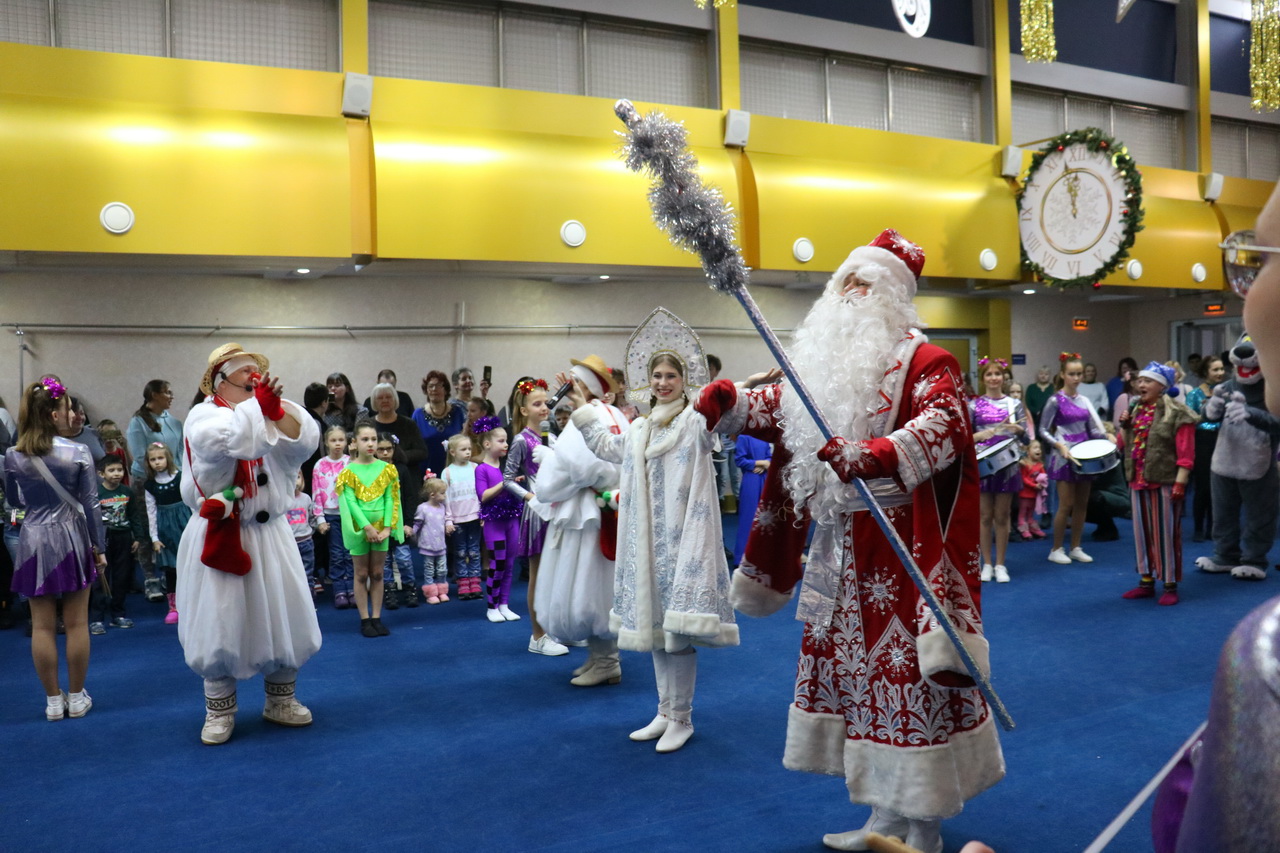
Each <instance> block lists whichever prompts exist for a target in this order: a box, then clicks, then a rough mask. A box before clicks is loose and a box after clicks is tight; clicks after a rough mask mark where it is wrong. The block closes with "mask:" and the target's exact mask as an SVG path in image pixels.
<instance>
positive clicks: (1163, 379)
mask: <svg viewBox="0 0 1280 853" xmlns="http://www.w3.org/2000/svg"><path fill="white" fill-rule="evenodd" d="M1138 375H1139V376H1145V377H1146V378H1148V379H1152V380H1155V381H1156V382H1159V383H1160V384H1161V385H1163V386H1164V387H1165V390H1166V391H1167V392H1168V393H1169V396H1170V397H1175V396H1177V394H1178V387H1177V385H1175V384H1174V372H1173V368H1172V367H1170V366H1169V365H1167V364H1161V363H1160V362H1158V361H1153V362H1151V363H1150V364H1148V365H1147V366H1146V367H1144V368H1142V369H1141V370H1139V371H1138Z"/></svg>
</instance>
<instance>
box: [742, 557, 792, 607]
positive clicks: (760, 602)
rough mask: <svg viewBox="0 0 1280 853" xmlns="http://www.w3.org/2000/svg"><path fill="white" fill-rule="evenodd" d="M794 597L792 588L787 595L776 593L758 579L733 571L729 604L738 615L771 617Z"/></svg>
mask: <svg viewBox="0 0 1280 853" xmlns="http://www.w3.org/2000/svg"><path fill="white" fill-rule="evenodd" d="M794 597H795V589H794V588H793V589H792V590H791V592H788V593H782V592H777V591H776V590H774V589H773V588H771V587H770V586H769V585H768V584H767V583H765V582H764V581H763V580H761V579H760V578H757V577H752V576H751V575H748V574H745V573H744V572H743V571H742V569H741V568H739V569H736V570H734V573H733V578H732V586H731V587H730V590H729V602H730V603H731V604H732V605H733V609H734V610H737V611H738V612H739V613H745V614H746V615H748V616H756V617H763V616H772V615H773V614H774V613H777V612H778V611H779V610H781V609H782V608H783V607H785V606H786V605H787V602H789V601H790V600H791V599H792V598H794Z"/></svg>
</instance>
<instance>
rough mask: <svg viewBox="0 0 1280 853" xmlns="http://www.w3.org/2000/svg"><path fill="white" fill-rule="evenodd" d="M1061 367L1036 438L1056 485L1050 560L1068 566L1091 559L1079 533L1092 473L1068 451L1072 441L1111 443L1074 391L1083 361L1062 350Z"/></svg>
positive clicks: (1081, 376)
mask: <svg viewBox="0 0 1280 853" xmlns="http://www.w3.org/2000/svg"><path fill="white" fill-rule="evenodd" d="M1059 361H1061V362H1062V369H1061V370H1060V371H1059V372H1058V375H1057V377H1056V378H1055V379H1054V384H1055V385H1056V386H1057V387H1058V392H1057V393H1056V394H1054V395H1053V396H1052V397H1050V398H1049V401H1048V402H1047V403H1045V405H1044V411H1043V412H1041V414H1040V440H1041V441H1042V442H1043V443H1044V446H1045V447H1047V448H1049V449H1050V452H1049V459H1048V462H1046V464H1045V471H1046V472H1047V473H1048V474H1049V480H1050V481H1052V482H1056V483H1057V484H1058V511H1057V512H1056V513H1054V515H1053V550H1051V551H1050V552H1049V562H1051V563H1060V564H1062V565H1067V564H1069V563H1071V561H1072V560H1075V561H1076V562H1078V563H1092V562H1093V558H1092V557H1090V556H1089V555H1088V554H1086V553H1085V552H1084V549H1083V548H1081V547H1080V539H1081V537H1082V536H1084V517H1085V510H1086V508H1087V506H1088V504H1089V490H1090V488H1091V487H1092V485H1093V475H1091V474H1081V473H1080V472H1079V470H1078V469H1077V468H1076V467H1075V465H1074V463H1075V457H1073V456H1072V455H1071V447H1072V445H1075V444H1078V443H1080V442H1082V441H1089V440H1093V439H1107V440H1108V441H1110V442H1111V443H1112V444H1115V439H1114V438H1110V437H1109V436H1108V435H1107V433H1106V431H1105V430H1104V429H1103V428H1102V421H1101V420H1100V419H1099V418H1098V413H1097V411H1095V410H1094V408H1093V404H1092V403H1090V402H1089V400H1088V398H1086V397H1085V396H1084V395H1083V394H1079V393H1077V389H1078V388H1079V387H1080V382H1081V381H1082V380H1083V379H1084V362H1083V361H1081V360H1080V354H1079V353H1075V352H1064V353H1063V354H1062V355H1061V356H1059ZM1068 515H1070V516H1071V551H1070V552H1067V551H1065V550H1064V549H1063V547H1062V541H1063V539H1064V538H1065V536H1066V529H1067V516H1068Z"/></svg>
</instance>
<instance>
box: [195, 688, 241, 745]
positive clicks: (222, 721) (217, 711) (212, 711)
mask: <svg viewBox="0 0 1280 853" xmlns="http://www.w3.org/2000/svg"><path fill="white" fill-rule="evenodd" d="M204 707H205V713H204V727H203V728H202V729H200V742H201V743H205V744H208V745H209V746H217V745H218V744H220V743H226V742H227V741H228V740H230V739H231V732H232V730H233V729H235V727H236V694H234V693H232V694H231V695H230V696H227V697H225V698H223V699H213V698H211V697H209V696H206V697H204Z"/></svg>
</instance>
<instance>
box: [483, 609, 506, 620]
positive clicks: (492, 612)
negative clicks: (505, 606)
mask: <svg viewBox="0 0 1280 853" xmlns="http://www.w3.org/2000/svg"><path fill="white" fill-rule="evenodd" d="M484 615H485V618H486V619H488V620H489V621H490V622H506V621H507V617H505V616H503V615H502V614H501V613H499V612H498V608H496V607H490V608H489V609H488V610H486V611H485V612H484Z"/></svg>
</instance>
